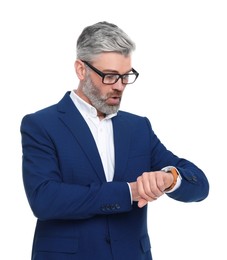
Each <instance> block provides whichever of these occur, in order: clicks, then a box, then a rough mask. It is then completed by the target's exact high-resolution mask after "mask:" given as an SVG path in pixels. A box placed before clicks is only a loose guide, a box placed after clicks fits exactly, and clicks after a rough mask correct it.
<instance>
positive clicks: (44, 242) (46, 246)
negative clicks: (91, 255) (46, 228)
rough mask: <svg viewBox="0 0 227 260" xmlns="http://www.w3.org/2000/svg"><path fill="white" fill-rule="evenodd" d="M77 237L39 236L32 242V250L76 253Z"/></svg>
mask: <svg viewBox="0 0 227 260" xmlns="http://www.w3.org/2000/svg"><path fill="white" fill-rule="evenodd" d="M78 244H79V243H78V238H53V237H39V238H36V240H35V242H34V250H35V251H39V252H58V253H76V252H77V251H78Z"/></svg>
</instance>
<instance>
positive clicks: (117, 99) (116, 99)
mask: <svg viewBox="0 0 227 260" xmlns="http://www.w3.org/2000/svg"><path fill="white" fill-rule="evenodd" d="M120 102H121V97H120V96H113V97H109V98H108V99H107V104H108V105H113V106H114V105H119V103H120Z"/></svg>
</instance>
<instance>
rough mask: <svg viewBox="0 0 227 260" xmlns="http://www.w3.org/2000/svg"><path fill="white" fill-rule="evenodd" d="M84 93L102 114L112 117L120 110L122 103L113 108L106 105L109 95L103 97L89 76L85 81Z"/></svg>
mask: <svg viewBox="0 0 227 260" xmlns="http://www.w3.org/2000/svg"><path fill="white" fill-rule="evenodd" d="M82 91H83V93H84V94H85V95H86V96H87V98H88V99H89V100H90V102H91V104H92V105H93V106H94V107H95V108H96V109H97V110H98V111H100V112H101V113H103V114H105V115H110V114H114V113H117V111H118V110H119V107H120V103H119V104H118V105H112V106H111V105H108V104H106V100H107V99H108V97H109V95H108V94H107V95H101V93H100V90H99V89H98V88H97V87H96V86H95V85H94V84H93V82H92V80H91V78H90V77H89V76H87V77H86V79H85V81H84V84H83V86H82Z"/></svg>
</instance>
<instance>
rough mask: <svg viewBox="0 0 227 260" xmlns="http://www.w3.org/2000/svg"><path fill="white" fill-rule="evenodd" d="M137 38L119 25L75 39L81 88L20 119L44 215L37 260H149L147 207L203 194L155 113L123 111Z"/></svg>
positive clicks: (31, 189) (32, 193)
mask: <svg viewBox="0 0 227 260" xmlns="http://www.w3.org/2000/svg"><path fill="white" fill-rule="evenodd" d="M134 49H135V44H134V43H133V42H132V41H131V39H130V38H129V37H128V36H127V35H126V34H125V33H124V32H123V31H122V30H121V29H120V28H118V27H117V26H116V25H114V24H110V23H107V22H100V23H96V24H94V25H91V26H88V27H86V28H85V29H84V30H83V32H82V33H81V35H80V36H79V38H78V41H77V60H76V61H75V71H76V74H77V76H78V79H79V85H78V87H77V89H75V90H73V91H69V92H67V93H66V94H65V96H64V97H63V99H62V100H61V101H60V102H59V103H57V104H56V105H53V106H50V107H48V108H45V109H42V110H40V111H38V112H36V113H34V114H30V115H26V116H25V117H24V118H23V120H22V124H21V134H22V147H23V180H24V187H25V191H26V194H27V198H28V201H29V204H30V207H31V209H32V211H33V213H34V215H35V216H36V217H37V225H36V231H35V236H34V241H33V250H32V259H33V260H41V259H42V260H69V259H70V260H94V259H95V260H107V259H108V260H111V259H114V260H125V259H130V260H131V259H132V260H151V259H152V256H151V251H150V241H149V236H148V233H147V203H148V202H150V201H153V200H156V199H158V198H159V197H160V196H162V195H163V194H167V195H168V196H169V197H171V198H173V199H175V200H179V201H183V202H193V201H194V202H195V201H201V200H203V199H205V198H206V197H207V195H208V191H209V184H208V181H207V178H206V176H205V175H204V173H203V172H202V171H201V170H200V169H199V168H198V167H197V166H196V165H194V164H193V163H192V162H190V161H188V160H186V159H183V158H178V157H177V156H176V155H174V154H173V153H172V152H170V151H169V150H167V149H166V148H165V146H164V145H163V144H162V143H161V142H160V140H159V139H158V137H157V136H156V135H155V133H154V132H153V130H152V127H151V124H150V122H149V120H148V119H147V118H144V117H140V116H137V115H133V114H130V113H127V112H123V111H120V110H119V107H120V103H121V98H122V94H123V92H124V89H125V87H126V86H127V84H132V83H134V82H135V80H136V79H137V77H138V75H139V73H138V72H137V71H136V70H135V69H134V68H133V67H132V64H131V54H132V52H133V51H134Z"/></svg>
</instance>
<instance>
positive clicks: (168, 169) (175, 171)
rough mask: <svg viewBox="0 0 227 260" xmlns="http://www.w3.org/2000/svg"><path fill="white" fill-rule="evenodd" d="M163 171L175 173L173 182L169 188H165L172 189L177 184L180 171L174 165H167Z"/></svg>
mask: <svg viewBox="0 0 227 260" xmlns="http://www.w3.org/2000/svg"><path fill="white" fill-rule="evenodd" d="M162 171H164V172H169V173H172V175H173V183H172V184H171V185H170V186H169V187H168V188H167V189H165V191H170V190H172V189H173V187H174V186H175V185H176V183H177V179H178V176H179V173H178V171H177V169H176V168H175V167H173V166H167V167H165V168H163V169H162Z"/></svg>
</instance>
